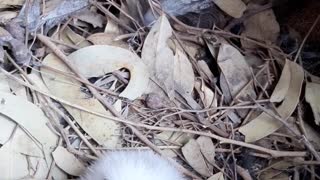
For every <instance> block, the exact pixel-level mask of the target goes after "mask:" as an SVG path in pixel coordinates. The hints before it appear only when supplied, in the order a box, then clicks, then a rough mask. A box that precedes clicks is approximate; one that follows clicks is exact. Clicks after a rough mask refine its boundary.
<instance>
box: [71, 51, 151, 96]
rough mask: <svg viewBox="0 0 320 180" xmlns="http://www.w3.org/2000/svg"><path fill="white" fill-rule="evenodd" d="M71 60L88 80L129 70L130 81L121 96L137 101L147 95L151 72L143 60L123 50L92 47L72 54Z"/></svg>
mask: <svg viewBox="0 0 320 180" xmlns="http://www.w3.org/2000/svg"><path fill="white" fill-rule="evenodd" d="M69 59H70V60H71V62H72V63H73V65H74V66H75V67H81V68H79V71H80V72H81V74H82V75H84V76H85V77H87V78H90V77H100V76H103V75H105V74H107V73H111V72H113V71H116V70H119V69H121V68H126V69H127V70H129V72H130V81H129V83H128V85H127V87H126V88H125V89H124V90H123V91H122V92H121V93H120V95H119V96H121V97H125V98H128V99H130V100H135V99H136V98H138V97H140V96H141V95H142V94H143V93H145V91H146V88H147V86H148V83H149V72H148V70H147V68H146V66H145V65H144V64H143V63H142V61H141V59H140V58H139V57H138V56H137V55H135V54H133V53H132V52H130V51H128V50H126V49H123V48H119V47H114V46H107V45H95V46H90V47H87V48H82V49H80V50H78V51H75V52H74V53H72V54H70V55H69ZM93 62H94V63H93ZM89 67H90V68H89Z"/></svg>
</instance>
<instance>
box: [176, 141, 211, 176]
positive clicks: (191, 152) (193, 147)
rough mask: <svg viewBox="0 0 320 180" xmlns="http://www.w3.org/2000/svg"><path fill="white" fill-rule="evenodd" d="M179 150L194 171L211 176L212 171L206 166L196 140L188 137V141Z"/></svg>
mask: <svg viewBox="0 0 320 180" xmlns="http://www.w3.org/2000/svg"><path fill="white" fill-rule="evenodd" d="M181 150H182V153H183V156H184V157H185V158H186V160H187V162H188V163H189V165H190V166H191V167H192V168H193V169H194V170H195V171H197V172H198V173H199V174H201V175H202V176H205V177H209V176H211V174H212V173H211V171H210V170H209V168H208V167H207V164H206V162H205V160H204V157H203V156H202V154H201V150H200V147H199V144H198V143H197V141H196V140H194V139H190V140H189V142H188V143H187V144H186V145H184V146H183V147H182V148H181Z"/></svg>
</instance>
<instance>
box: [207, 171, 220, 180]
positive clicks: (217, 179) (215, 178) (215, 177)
mask: <svg viewBox="0 0 320 180" xmlns="http://www.w3.org/2000/svg"><path fill="white" fill-rule="evenodd" d="M207 180H224V176H223V173H222V172H218V173H216V174H214V175H213V176H211V177H210V178H208V179H207Z"/></svg>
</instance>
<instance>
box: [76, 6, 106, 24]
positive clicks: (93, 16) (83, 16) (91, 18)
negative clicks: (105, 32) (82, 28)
mask: <svg viewBox="0 0 320 180" xmlns="http://www.w3.org/2000/svg"><path fill="white" fill-rule="evenodd" d="M74 17H76V18H77V19H79V20H81V21H84V22H87V23H89V24H91V25H92V26H93V27H94V28H96V27H100V28H101V27H102V24H103V23H104V19H105V17H104V16H102V15H100V14H98V13H95V12H92V11H90V10H89V9H85V10H83V11H81V12H80V13H77V14H76V15H74Z"/></svg>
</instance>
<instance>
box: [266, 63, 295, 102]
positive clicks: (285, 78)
mask: <svg viewBox="0 0 320 180" xmlns="http://www.w3.org/2000/svg"><path fill="white" fill-rule="evenodd" d="M290 79H291V72H290V66H289V63H286V64H285V66H284V67H283V70H282V73H281V76H280V79H279V82H281V83H278V84H277V86H276V87H275V88H274V90H273V93H272V96H271V97H270V102H281V101H283V100H284V98H285V97H286V94H287V93H288V90H289V86H290Z"/></svg>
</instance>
